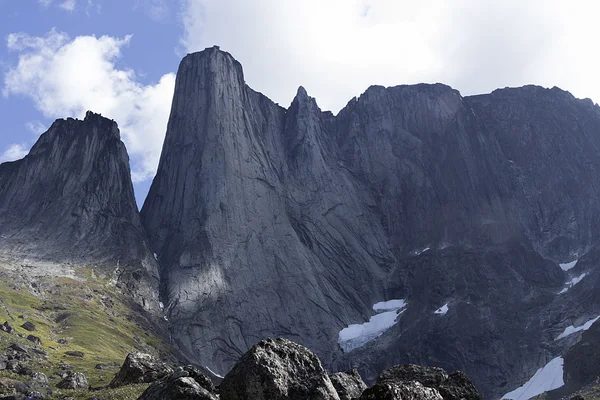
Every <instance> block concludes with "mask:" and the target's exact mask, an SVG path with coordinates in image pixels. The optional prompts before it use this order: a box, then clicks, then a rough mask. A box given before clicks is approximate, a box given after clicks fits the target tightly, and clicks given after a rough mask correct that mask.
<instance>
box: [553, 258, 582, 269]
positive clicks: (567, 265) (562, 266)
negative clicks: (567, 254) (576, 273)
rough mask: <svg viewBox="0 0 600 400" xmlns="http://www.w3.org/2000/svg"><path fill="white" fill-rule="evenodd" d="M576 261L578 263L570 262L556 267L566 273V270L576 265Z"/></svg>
mask: <svg viewBox="0 0 600 400" xmlns="http://www.w3.org/2000/svg"><path fill="white" fill-rule="evenodd" d="M577 261H578V260H575V261H571V262H569V263H564V264H558V265H559V266H560V268H561V269H562V270H563V271H568V270H570V269H571V268H573V267H574V266H575V265H577Z"/></svg>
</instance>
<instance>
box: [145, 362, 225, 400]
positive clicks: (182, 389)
mask: <svg viewBox="0 0 600 400" xmlns="http://www.w3.org/2000/svg"><path fill="white" fill-rule="evenodd" d="M214 392H215V387H214V385H213V383H212V382H211V380H210V379H208V377H207V376H205V375H204V374H202V373H201V372H200V371H199V370H198V369H197V368H195V367H192V366H187V367H183V368H181V367H179V368H177V369H176V370H175V371H173V372H171V373H170V374H169V375H168V376H166V377H164V378H162V379H161V380H158V381H156V382H154V383H153V384H152V385H151V386H150V387H149V388H148V389H146V391H145V392H144V393H142V396H141V397H140V398H139V399H138V400H188V399H189V400H217V399H218V398H217V396H216V395H215V393H214ZM221 398H222V399H223V397H221Z"/></svg>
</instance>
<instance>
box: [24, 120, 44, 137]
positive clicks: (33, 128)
mask: <svg viewBox="0 0 600 400" xmlns="http://www.w3.org/2000/svg"><path fill="white" fill-rule="evenodd" d="M25 127H26V128H27V129H28V130H29V131H30V132H31V133H33V134H34V135H36V136H39V135H41V134H42V133H44V132H46V130H47V129H48V127H47V126H46V125H45V124H43V123H41V122H40V121H29V122H27V123H26V124H25Z"/></svg>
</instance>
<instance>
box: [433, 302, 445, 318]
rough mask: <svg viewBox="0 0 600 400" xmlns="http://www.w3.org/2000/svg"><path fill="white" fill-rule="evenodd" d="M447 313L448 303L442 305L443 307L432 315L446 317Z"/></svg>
mask: <svg viewBox="0 0 600 400" xmlns="http://www.w3.org/2000/svg"><path fill="white" fill-rule="evenodd" d="M447 312H448V303H446V304H444V305H443V306H441V307H440V308H438V309H437V310H435V311H434V312H433V313H434V314H438V315H446V313H447Z"/></svg>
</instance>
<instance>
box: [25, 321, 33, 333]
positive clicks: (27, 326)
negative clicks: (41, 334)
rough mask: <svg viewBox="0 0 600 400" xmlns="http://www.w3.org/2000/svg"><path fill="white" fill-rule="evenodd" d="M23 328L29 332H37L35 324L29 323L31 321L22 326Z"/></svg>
mask: <svg viewBox="0 0 600 400" xmlns="http://www.w3.org/2000/svg"><path fill="white" fill-rule="evenodd" d="M21 328H23V329H25V330H26V331H29V332H33V331H35V330H36V327H35V324H34V323H33V322H29V321H27V322H25V323H24V324H23V325H21Z"/></svg>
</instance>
